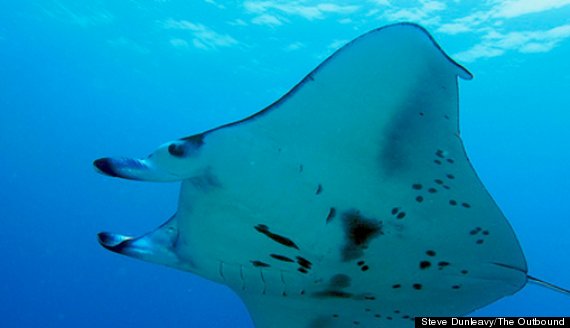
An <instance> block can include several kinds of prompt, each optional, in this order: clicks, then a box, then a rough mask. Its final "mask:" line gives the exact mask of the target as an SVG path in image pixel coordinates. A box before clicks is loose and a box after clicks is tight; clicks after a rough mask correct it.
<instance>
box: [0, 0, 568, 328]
mask: <svg viewBox="0 0 570 328" xmlns="http://www.w3.org/2000/svg"><path fill="white" fill-rule="evenodd" d="M446 3H447V2H446ZM402 20H412V21H416V22H419V23H421V24H422V25H424V26H425V27H426V28H427V29H429V30H430V31H431V32H432V33H433V35H434V37H435V38H436V39H437V40H438V41H439V42H440V44H441V46H442V47H443V48H444V49H445V50H446V51H447V52H448V53H449V54H450V55H451V56H452V57H454V58H456V59H457V60H458V61H459V62H460V63H462V64H464V66H466V67H467V68H468V69H469V70H470V71H471V72H472V73H473V74H474V75H475V78H474V79H473V80H472V81H461V82H460V97H461V133H462V136H463V139H464V141H465V145H466V148H467V151H468V153H469V155H470V158H471V160H472V162H473V164H474V166H475V168H476V169H477V172H478V173H479V175H480V177H481V179H482V180H483V182H484V183H485V185H486V186H487V188H488V189H489V191H490V192H491V194H492V195H493V196H494V198H495V200H496V201H497V203H498V204H499V205H500V207H501V208H502V210H503V211H504V213H505V214H506V216H507V217H508V218H509V220H510V222H511V224H512V225H513V227H514V229H515V231H516V232H517V235H518V238H519V240H520V242H521V244H522V246H523V249H524V251H525V254H526V257H527V260H528V263H529V267H530V273H531V274H532V275H534V276H537V277H540V278H542V279H545V280H547V281H550V282H553V283H556V284H559V285H561V286H565V287H566V288H568V287H569V286H570V255H569V252H568V249H570V239H569V238H568V233H569V232H570V220H569V219H570V214H569V213H570V196H569V194H570V165H569V163H570V128H569V126H570V105H569V104H570V92H569V90H570V61H569V60H568V58H570V40H569V38H570V5H569V1H550V2H548V4H544V2H542V4H541V2H538V1H522V0H519V1H510V2H507V1H504V2H501V1H488V2H480V1H457V2H449V3H447V5H445V4H444V3H443V2H437V1H392V4H389V3H388V1H369V2H353V3H350V2H347V1H343V2H334V3H333V2H329V3H328V4H327V3H325V2H318V1H302V2H301V1H287V2H280V1H274V0H270V1H264V2H253V1H252V2H231V3H230V4H226V3H223V2H221V1H220V2H218V3H217V2H214V1H168V0H163V1H158V0H156V1H134V0H132V1H111V0H108V1H70V0H68V1H66V0H60V1H56V0H53V1H50V0H44V1H17V2H16V1H13V2H9V1H4V0H3V1H1V2H0V154H1V155H0V220H1V222H2V225H1V228H0V258H1V259H2V264H1V266H0V267H1V271H0V303H1V304H0V305H1V306H0V326H1V327H77V326H81V327H102V326H106V327H119V326H122V327H132V326H135V325H137V326H142V327H155V326H164V327H169V326H170V327H227V326H232V327H251V326H252V324H251V321H250V319H249V317H248V315H247V312H246V309H245V307H244V306H243V305H242V304H241V302H240V300H239V299H238V298H237V297H236V296H235V295H233V294H232V293H231V292H230V291H229V290H228V289H227V288H225V287H223V286H220V285H216V284H213V283H210V282H208V281H206V280H204V279H202V278H199V277H197V276H193V275H190V274H187V273H183V272H178V271H175V270H172V269H168V268H164V267H160V266H156V265H151V264H148V263H143V262H139V261H135V260H132V259H128V258H126V257H122V256H117V255H115V254H112V253H110V252H108V251H106V250H104V249H103V248H101V247H100V246H99V245H98V243H97V241H96V234H97V232H99V231H102V230H108V231H116V232H122V233H129V234H133V235H138V234H141V233H143V232H146V231H149V230H151V229H153V228H154V227H156V226H158V225H159V224H160V223H162V222H163V221H165V220H166V219H167V218H168V217H169V216H170V215H171V214H172V213H173V212H174V211H175V208H176V201H177V193H178V185H177V184H158V183H136V182H130V181H119V180H117V179H109V178H106V177H103V176H101V175H98V174H96V173H95V171H94V170H93V168H92V166H91V162H92V160H94V159H96V158H99V157H102V156H135V157H137V156H141V155H144V154H147V153H149V152H150V151H152V150H153V149H154V148H155V147H156V146H158V145H160V144H162V143H163V142H166V141H168V140H172V139H174V138H177V137H182V136H186V135H190V134H192V133H196V132H200V131H202V130H205V129H208V128H211V127H213V126H217V125H220V124H223V123H227V122H231V121H234V120H236V119H239V118H242V117H244V116H246V115H249V114H251V113H253V112H255V111H257V110H259V109H261V108H263V107H264V106H266V105H268V104H269V103H271V102H272V101H273V100H275V99H276V98H277V97H279V96H280V95H282V94H283V93H284V92H286V91H287V90H288V89H289V88H290V87H291V86H293V85H294V84H295V83H297V82H298V81H299V80H300V79H301V78H302V77H303V76H304V75H305V74H306V73H308V72H309V71H310V70H311V69H312V68H314V67H315V66H316V65H317V64H318V63H320V62H321V61H322V60H323V59H324V58H326V56H328V55H329V54H331V53H332V51H334V50H335V49H336V48H338V47H339V46H341V45H342V44H343V43H344V42H346V41H349V40H351V39H352V38H354V37H356V36H358V35H360V34H362V33H364V32H366V31H367V30H370V29H372V28H375V27H378V26H382V25H385V24H388V23H393V22H397V21H402ZM476 314H478V315H502V316H507V315H534V316H539V315H570V297H567V296H563V295H560V294H557V293H554V292H552V291H549V290H546V289H544V288H540V287H537V286H533V285H529V286H527V287H525V288H524V289H523V290H522V291H520V292H519V293H517V294H516V295H514V296H512V297H507V298H505V299H502V300H501V301H499V302H497V303H495V304H493V305H490V306H488V307H486V308H484V309H482V310H480V311H478V312H476Z"/></svg>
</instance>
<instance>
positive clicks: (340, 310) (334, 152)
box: [94, 23, 567, 328]
mask: <svg viewBox="0 0 570 328" xmlns="http://www.w3.org/2000/svg"><path fill="white" fill-rule="evenodd" d="M458 77H460V78H463V79H471V78H472V76H471V74H470V73H469V72H468V71H467V70H465V69H464V68H463V67H461V66H460V65H458V64H457V63H455V62H454V61H453V60H451V59H450V58H449V57H448V56H447V55H446V54H445V53H444V52H443V50H442V49H441V48H440V47H439V46H438V45H437V43H436V42H435V41H434V39H433V38H432V37H431V36H430V35H429V34H428V33H427V31H425V30H424V29H423V28H421V27H419V26H417V25H414V24H407V23H406V24H396V25H390V26H387V27H383V28H380V29H377V30H373V31H371V32H369V33H367V34H364V35H363V36H361V37H359V38H357V39H356V40H354V41H352V42H350V43H349V44H347V45H345V46H344V47H343V48H341V49H340V50H338V51H337V52H336V53H335V54H333V55H332V56H331V57H330V58H328V59H327V60H326V61H324V62H323V63H322V64H321V65H319V66H318V67H317V68H316V69H315V70H314V71H312V72H311V73H310V74H309V75H307V77H305V78H304V79H303V80H302V81H301V82H300V83H299V84H298V85H297V86H295V87H294V88H293V89H292V90H291V91H290V92H289V93H287V94H286V95H285V96H283V97H282V98H281V99H279V100H278V101H276V102H275V103H274V104H272V105H271V106H269V107H267V108H265V109H264V110H262V111H260V112H258V113H257V114H254V115H252V116H250V117H248V118H245V119H243V120H241V121H238V122H235V123H231V124H227V125H224V126H221V127H218V128H215V129H212V130H209V131H206V132H203V133H199V134H196V135H192V136H190V137H187V138H182V139H179V140H176V141H173V142H169V143H167V144H164V145H163V146H161V147H160V148H159V149H158V150H156V151H155V152H154V153H152V154H151V155H150V156H148V157H146V158H143V159H128V158H102V159H99V160H96V161H95V163H94V164H95V166H96V167H97V168H98V170H99V171H100V172H102V173H104V174H106V175H109V176H113V177H120V178H125V179H133V180H142V181H182V189H181V192H180V201H179V205H178V210H177V212H176V213H175V214H174V215H173V216H172V218H170V219H169V220H168V221H167V222H166V223H165V224H163V225H162V226H161V227H159V228H158V229H157V230H155V231H154V232H151V233H149V234H147V235H144V236H142V237H139V238H131V237H126V236H123V235H117V234H111V233H101V234H99V240H100V242H101V244H102V245H103V246H104V247H106V248H107V249H109V250H112V251H114V252H117V253H121V254H124V255H128V256H132V257H135V258H139V259H142V260H145V261H149V262H154V263H159V264H163V265H167V266H171V267H174V268H177V269H180V270H185V271H189V272H192V273H195V274H197V275H200V276H202V277H205V278H207V279H210V280H213V281H216V282H219V283H222V284H225V285H227V286H229V287H230V288H231V289H232V290H234V291H235V292H236V293H237V294H238V295H239V296H240V297H241V299H242V300H243V301H244V302H245V304H246V306H247V308H248V310H249V312H250V314H251V316H252V318H253V321H254V323H255V325H256V327H261V328H267V327H352V326H359V327H412V325H413V318H414V317H416V316H458V315H464V314H467V313H469V312H471V311H473V310H475V309H477V308H480V307H482V306H485V305H487V304H489V303H492V302H494V301H496V300H498V299H500V298H502V297H504V296H506V295H511V294H513V293H515V292H517V291H518V290H520V289H521V288H522V287H523V286H525V284H526V283H527V281H528V279H529V278H530V277H529V276H528V275H527V264H526V262H525V258H524V255H523V253H522V250H521V247H520V245H519V243H518V241H517V239H516V236H515V234H514V232H513V230H512V228H511V226H510V225H509V223H508V222H507V220H506V218H505V217H504V216H503V214H502V213H501V211H500V209H499V208H498V207H497V205H496V204H495V202H494V201H493V199H492V198H491V196H490V195H489V193H488V192H487V191H486V190H485V187H484V186H483V185H482V183H481V181H480V180H479V179H478V177H477V175H476V173H475V171H474V170H473V167H472V166H471V164H470V163H469V160H468V158H467V155H466V154H465V149H464V147H463V144H462V141H461V138H460V136H459V128H458V87H457V80H458V79H457V78H458ZM530 279H533V278H530ZM544 284H546V283H544ZM553 288H556V287H553ZM560 290H561V291H563V292H567V291H565V290H562V289H560Z"/></svg>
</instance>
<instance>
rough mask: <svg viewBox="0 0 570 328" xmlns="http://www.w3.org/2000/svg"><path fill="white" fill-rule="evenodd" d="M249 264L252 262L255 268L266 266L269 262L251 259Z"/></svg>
mask: <svg viewBox="0 0 570 328" xmlns="http://www.w3.org/2000/svg"><path fill="white" fill-rule="evenodd" d="M251 264H253V266H254V267H256V268H268V267H269V266H270V265H269V264H267V263H265V262H262V261H251Z"/></svg>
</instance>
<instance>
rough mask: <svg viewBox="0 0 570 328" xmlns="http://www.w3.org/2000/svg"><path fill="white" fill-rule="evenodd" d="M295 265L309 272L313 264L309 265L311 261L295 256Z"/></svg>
mask: <svg viewBox="0 0 570 328" xmlns="http://www.w3.org/2000/svg"><path fill="white" fill-rule="evenodd" d="M297 264H299V265H300V266H301V267H303V268H305V269H307V270H310V269H311V267H312V266H313V263H311V261H309V260H307V259H306V258H304V257H301V256H297Z"/></svg>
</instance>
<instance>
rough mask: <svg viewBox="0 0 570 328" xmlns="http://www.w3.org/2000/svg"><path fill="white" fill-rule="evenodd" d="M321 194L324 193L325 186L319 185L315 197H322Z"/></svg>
mask: <svg viewBox="0 0 570 328" xmlns="http://www.w3.org/2000/svg"><path fill="white" fill-rule="evenodd" d="M321 192H323V186H322V185H321V184H319V185H318V186H317V190H316V191H315V195H320V194H321Z"/></svg>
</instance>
